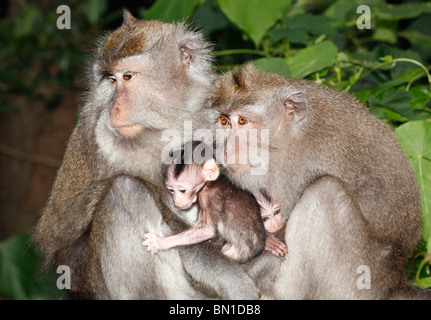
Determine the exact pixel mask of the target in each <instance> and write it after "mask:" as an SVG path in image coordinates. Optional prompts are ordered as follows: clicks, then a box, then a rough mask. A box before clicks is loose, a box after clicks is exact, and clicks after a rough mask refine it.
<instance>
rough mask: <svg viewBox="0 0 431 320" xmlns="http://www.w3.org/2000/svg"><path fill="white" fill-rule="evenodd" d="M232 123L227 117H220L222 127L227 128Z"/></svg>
mask: <svg viewBox="0 0 431 320" xmlns="http://www.w3.org/2000/svg"><path fill="white" fill-rule="evenodd" d="M229 123H230V121H229V119H228V118H226V117H225V116H221V117H220V124H221V125H222V126H226V125H228V124H229Z"/></svg>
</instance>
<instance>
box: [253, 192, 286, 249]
mask: <svg viewBox="0 0 431 320" xmlns="http://www.w3.org/2000/svg"><path fill="white" fill-rule="evenodd" d="M253 195H254V197H255V198H256V200H257V203H258V204H259V207H260V214H261V216H262V221H263V225H264V227H265V230H266V232H267V235H266V241H265V250H268V251H270V252H271V253H273V254H274V255H276V256H284V255H285V254H286V253H287V246H286V245H285V244H284V243H283V242H282V241H280V240H278V239H277V238H276V237H275V236H274V235H273V234H274V233H276V232H277V231H279V230H280V229H281V228H282V227H283V225H284V224H283V221H282V219H281V215H280V212H281V209H280V203H279V202H278V200H277V198H276V196H275V195H274V194H272V193H271V194H267V193H266V192H263V191H261V192H255V193H253Z"/></svg>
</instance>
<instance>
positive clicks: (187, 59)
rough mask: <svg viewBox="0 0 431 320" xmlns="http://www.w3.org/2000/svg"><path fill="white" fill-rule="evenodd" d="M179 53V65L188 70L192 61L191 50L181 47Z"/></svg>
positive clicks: (184, 46)
mask: <svg viewBox="0 0 431 320" xmlns="http://www.w3.org/2000/svg"><path fill="white" fill-rule="evenodd" d="M180 51H181V63H182V64H183V66H184V67H185V68H186V69H188V68H190V64H191V62H192V60H193V53H192V50H191V49H190V48H189V47H187V46H186V45H181V46H180Z"/></svg>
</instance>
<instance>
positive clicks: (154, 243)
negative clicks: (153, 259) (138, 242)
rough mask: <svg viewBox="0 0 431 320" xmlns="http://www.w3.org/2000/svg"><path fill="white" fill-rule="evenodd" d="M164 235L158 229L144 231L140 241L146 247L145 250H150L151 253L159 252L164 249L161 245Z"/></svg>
mask: <svg viewBox="0 0 431 320" xmlns="http://www.w3.org/2000/svg"><path fill="white" fill-rule="evenodd" d="M164 238H165V237H164V236H163V234H162V232H161V231H160V230H158V231H157V234H155V233H146V234H145V235H144V239H145V240H144V241H143V242H142V245H143V246H146V247H147V251H151V252H153V253H157V252H159V250H163V249H165V248H164V247H163V240H164Z"/></svg>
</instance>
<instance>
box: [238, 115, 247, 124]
mask: <svg viewBox="0 0 431 320" xmlns="http://www.w3.org/2000/svg"><path fill="white" fill-rule="evenodd" d="M238 123H239V124H240V125H245V124H247V123H248V120H247V119H246V118H243V117H239V118H238Z"/></svg>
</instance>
